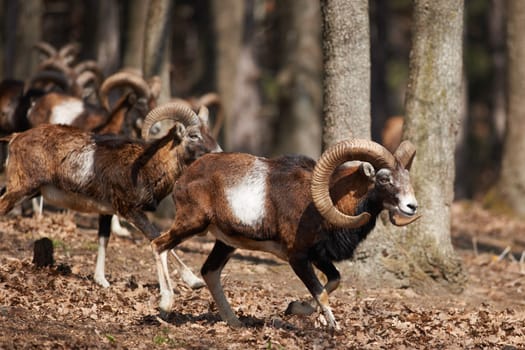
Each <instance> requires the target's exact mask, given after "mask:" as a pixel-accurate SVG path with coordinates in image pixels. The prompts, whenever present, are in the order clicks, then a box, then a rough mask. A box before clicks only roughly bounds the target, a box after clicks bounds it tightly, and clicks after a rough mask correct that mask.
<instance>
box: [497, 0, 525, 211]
mask: <svg viewBox="0 0 525 350" xmlns="http://www.w3.org/2000/svg"><path fill="white" fill-rule="evenodd" d="M507 6H508V7H507V15H508V20H507V58H508V75H507V81H508V105H507V108H508V114H507V117H508V125H507V135H506V138H505V144H504V152H503V161H502V168H501V174H500V180H499V184H498V186H497V190H496V194H495V195H496V196H497V197H499V198H498V199H499V203H493V205H497V207H498V209H505V210H507V211H508V212H513V213H516V214H518V215H520V216H523V217H525V201H524V200H523V198H524V197H525V168H524V166H523V164H525V152H523V150H525V138H524V137H523V130H525V104H524V103H523V101H524V100H525V65H524V64H523V62H524V61H525V37H524V36H523V31H524V30H525V2H523V1H520V0H509V1H508V2H507Z"/></svg>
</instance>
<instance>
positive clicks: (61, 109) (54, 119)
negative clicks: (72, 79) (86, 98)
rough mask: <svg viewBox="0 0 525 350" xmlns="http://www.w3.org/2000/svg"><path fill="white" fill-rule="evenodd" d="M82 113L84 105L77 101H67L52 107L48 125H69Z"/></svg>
mask: <svg viewBox="0 0 525 350" xmlns="http://www.w3.org/2000/svg"><path fill="white" fill-rule="evenodd" d="M83 111H84V103H83V102H82V101H79V100H76V99H75V100H69V101H66V102H64V103H61V104H59V105H58V106H56V107H54V108H53V109H52V111H51V118H50V119H49V123H50V124H65V125H71V124H73V121H74V120H75V119H76V118H77V117H78V116H79V115H80V114H81V113H82V112H83Z"/></svg>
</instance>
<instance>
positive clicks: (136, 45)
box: [122, 0, 149, 70]
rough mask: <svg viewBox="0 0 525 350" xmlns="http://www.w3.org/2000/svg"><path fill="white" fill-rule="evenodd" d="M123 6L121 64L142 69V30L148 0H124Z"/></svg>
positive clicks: (144, 25)
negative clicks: (123, 22)
mask: <svg viewBox="0 0 525 350" xmlns="http://www.w3.org/2000/svg"><path fill="white" fill-rule="evenodd" d="M124 6H125V9H124V13H125V19H124V21H125V24H124V33H123V35H122V36H123V43H122V45H123V50H122V51H123V53H122V65H123V66H124V67H129V68H135V69H139V70H142V68H143V66H144V65H143V58H144V32H145V30H146V15H147V13H148V6H149V1H148V0H128V1H126V2H124Z"/></svg>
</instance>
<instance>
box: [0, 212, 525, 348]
mask: <svg viewBox="0 0 525 350" xmlns="http://www.w3.org/2000/svg"><path fill="white" fill-rule="evenodd" d="M95 223H96V219H94V218H92V217H87V216H78V215H76V216H73V215H72V214H64V213H49V212H46V213H45V216H44V217H43V218H41V219H35V218H31V217H21V216H16V215H12V214H11V215H9V216H7V217H4V218H0V348H1V349H29V348H35V349H85V348H89V349H94V348H97V349H98V348H102V349H105V348H107V349H110V348H125V349H152V348H176V349H506V350H510V349H525V263H524V262H523V258H522V253H523V251H525V222H523V221H518V220H512V219H508V218H505V217H503V216H498V215H494V214H491V213H489V212H487V211H484V210H483V209H482V208H480V207H479V205H477V204H475V203H456V204H454V206H453V230H452V233H453V234H452V236H453V237H452V238H453V243H454V246H455V247H456V250H457V252H458V254H459V255H460V257H461V258H462V260H463V263H464V267H465V270H466V271H467V273H468V275H469V282H468V284H467V286H466V289H465V291H464V292H463V293H462V294H459V295H418V294H417V293H415V292H414V291H412V290H410V289H404V290H392V289H366V288H363V287H360V286H358V285H356V284H355V283H353V281H352V280H351V279H350V277H349V276H348V274H347V273H345V270H346V269H348V266H349V263H342V264H339V265H338V267H339V268H340V270H341V274H342V276H343V279H342V283H341V285H340V287H339V289H338V290H337V291H335V292H334V293H333V294H332V295H331V296H330V302H331V305H332V307H333V311H334V315H335V317H336V319H337V320H338V322H339V326H340V328H341V330H340V331H337V332H335V333H334V334H331V333H330V332H328V331H327V329H326V328H325V327H324V326H323V324H322V322H321V320H320V318H319V314H318V313H315V314H314V315H311V316H289V315H285V314H284V310H285V309H286V307H287V305H288V303H289V302H290V301H292V300H296V299H300V298H304V297H306V296H307V294H308V293H307V292H306V289H305V287H304V286H303V285H302V284H301V282H300V281H299V280H298V278H297V277H295V275H294V274H293V272H292V271H291V269H290V268H289V267H288V265H286V264H284V263H282V262H281V261H279V260H277V259H275V258H273V257H272V256H270V255H268V254H263V253H256V252H248V251H239V252H238V253H237V254H236V255H235V256H234V258H233V259H232V260H231V261H230V263H229V264H228V265H227V266H226V268H225V270H224V272H223V285H224V288H225V291H226V294H227V296H228V297H229V299H230V301H231V304H232V306H233V308H234V310H235V312H236V313H237V314H238V315H240V317H241V320H242V321H244V322H245V324H246V327H244V328H241V329H231V328H229V327H228V326H227V325H226V324H225V323H224V322H222V321H221V320H220V318H219V316H218V313H217V310H216V308H215V306H214V304H213V302H212V299H211V296H210V294H209V292H208V290H207V289H206V288H202V289H199V290H191V289H189V288H188V287H187V286H186V285H185V284H183V283H182V282H180V281H179V279H178V277H177V276H174V281H175V283H176V303H175V306H174V308H173V312H172V313H171V315H170V317H169V319H168V320H167V321H164V320H161V319H160V318H159V317H158V310H157V303H158V284H157V280H156V272H155V267H154V265H153V256H152V253H151V250H150V247H149V244H148V242H147V241H146V240H145V239H142V238H141V237H140V234H138V233H136V234H135V236H134V237H136V238H137V239H136V240H135V241H133V240H127V239H123V238H119V237H112V239H111V242H110V244H109V248H108V259H107V264H106V269H107V273H108V280H109V281H110V283H111V287H110V288H107V289H103V288H101V287H99V286H97V285H96V284H95V283H94V282H93V279H92V275H93V270H94V262H95V255H96V230H95V228H94V227H95V226H94V224H95ZM40 237H49V238H51V239H52V240H53V243H54V246H55V255H54V256H55V265H54V266H53V267H49V268H36V267H35V266H34V265H33V264H32V256H33V242H34V240H35V239H38V238H40ZM212 245H213V241H212V240H211V238H210V237H197V238H195V239H192V240H190V241H188V242H185V243H184V244H183V245H182V246H181V249H179V252H180V256H181V258H182V259H183V260H184V261H185V262H186V263H187V264H188V265H189V266H190V267H191V268H192V269H193V270H194V271H199V269H200V266H201V265H202V263H203V261H204V259H205V258H206V254H207V253H208V252H209V251H210V249H211V247H212ZM507 247H508V248H507ZM520 258H521V260H522V261H521V262H520Z"/></svg>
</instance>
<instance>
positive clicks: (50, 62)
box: [37, 57, 75, 77]
mask: <svg viewBox="0 0 525 350" xmlns="http://www.w3.org/2000/svg"><path fill="white" fill-rule="evenodd" d="M45 70H54V71H59V72H62V73H64V74H65V75H67V76H68V77H73V76H74V75H75V72H74V71H73V69H72V68H71V67H69V66H68V65H67V64H65V63H64V62H62V61H60V60H57V59H56V58H53V57H52V58H48V59H46V60H44V61H42V62H40V63H39V64H38V66H37V71H45Z"/></svg>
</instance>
